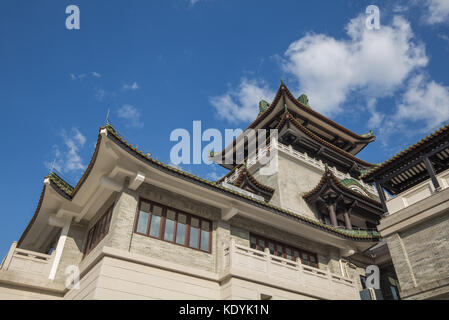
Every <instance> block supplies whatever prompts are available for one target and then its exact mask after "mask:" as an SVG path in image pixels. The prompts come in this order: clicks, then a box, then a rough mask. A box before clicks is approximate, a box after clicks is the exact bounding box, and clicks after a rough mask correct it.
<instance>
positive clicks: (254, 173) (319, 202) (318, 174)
mask: <svg viewBox="0 0 449 320" xmlns="http://www.w3.org/2000/svg"><path fill="white" fill-rule="evenodd" d="M259 109H260V111H259V114H258V116H257V118H256V119H255V120H254V122H253V123H251V124H250V125H249V127H248V129H255V130H256V134H257V130H258V129H266V134H267V137H266V138H267V141H269V139H270V136H269V135H270V129H277V132H278V138H277V144H276V145H277V146H276V147H277V149H278V168H277V170H276V172H275V173H274V174H272V175H263V174H261V172H260V168H262V167H263V165H261V164H260V162H259V161H257V160H258V155H259V154H262V153H261V152H263V150H262V149H261V148H259V147H258V151H257V152H256V153H253V154H250V153H249V152H248V141H247V140H245V139H244V138H242V137H241V136H240V137H237V139H235V140H234V141H233V143H232V144H230V145H228V146H227V147H226V148H225V149H224V150H223V151H221V152H220V153H219V154H214V157H213V158H214V159H215V160H216V161H217V159H219V160H220V161H217V162H218V163H220V164H221V165H222V166H223V167H225V168H227V169H229V170H230V172H229V173H228V174H227V175H226V176H224V177H223V178H222V179H220V180H219V182H220V183H222V184H226V185H227V186H228V187H229V186H230V185H232V186H233V187H238V188H242V189H244V190H246V191H247V192H250V193H252V194H255V195H256V196H259V197H263V199H264V200H265V201H267V202H270V203H272V204H275V205H277V206H280V207H282V208H285V209H288V210H293V211H295V212H298V213H300V214H303V215H306V216H309V217H311V218H315V219H318V220H320V221H321V222H324V223H326V224H329V225H332V226H339V227H342V228H346V229H354V228H357V229H371V228H375V227H376V225H377V224H378V221H379V219H380V218H381V216H382V214H383V212H384V209H383V207H382V205H381V203H380V202H379V198H378V195H377V191H376V189H375V188H374V186H373V185H371V184H367V183H364V182H362V181H361V180H358V178H359V176H360V175H361V173H363V172H366V171H368V170H370V169H372V168H374V167H376V165H374V164H372V163H369V162H366V161H364V160H362V159H359V158H358V157H356V155H357V154H358V153H359V152H360V151H361V150H363V149H364V148H365V147H366V146H367V145H368V144H369V143H370V142H373V141H374V140H375V136H374V135H373V133H372V131H370V132H369V133H366V134H361V135H359V134H356V133H354V132H352V131H350V130H349V129H347V128H345V127H343V126H341V125H339V124H337V123H336V122H334V121H332V120H330V119H329V118H327V117H325V116H323V115H322V114H320V113H318V112H317V111H315V110H313V108H312V107H311V106H310V105H309V101H308V98H307V96H306V95H304V94H302V95H301V96H300V97H299V98H297V99H296V98H295V97H294V96H293V95H292V94H291V92H290V91H289V90H288V88H287V87H286V86H285V85H284V83H282V82H281V85H280V87H279V89H278V91H277V94H276V97H275V98H274V100H273V102H272V103H271V104H269V103H268V102H266V101H264V100H262V101H260V103H259ZM241 144H243V149H244V158H245V163H237V161H235V159H236V158H237V156H236V153H237V150H238V148H239V147H240V146H241ZM270 147H271V148H273V147H274V146H270ZM270 147H268V149H269V148H270ZM265 151H266V150H265ZM229 153H232V157H230V155H229ZM227 157H228V158H231V159H234V161H233V162H232V163H225V162H226V161H225V160H226V158H227ZM228 162H229V161H228Z"/></svg>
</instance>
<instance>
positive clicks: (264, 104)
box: [259, 99, 270, 114]
mask: <svg viewBox="0 0 449 320" xmlns="http://www.w3.org/2000/svg"><path fill="white" fill-rule="evenodd" d="M269 107H270V104H269V103H268V102H266V101H265V100H263V99H262V100H260V101H259V114H262V113H264V112H265V111H267V109H268V108H269Z"/></svg>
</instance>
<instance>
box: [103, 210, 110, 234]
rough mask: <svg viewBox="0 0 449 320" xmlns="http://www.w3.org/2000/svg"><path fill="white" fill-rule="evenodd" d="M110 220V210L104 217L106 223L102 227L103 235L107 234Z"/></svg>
mask: <svg viewBox="0 0 449 320" xmlns="http://www.w3.org/2000/svg"><path fill="white" fill-rule="evenodd" d="M111 218H112V208H111V209H109V212H108V214H107V216H106V223H105V226H104V234H107V233H108V232H109V225H110V223H111Z"/></svg>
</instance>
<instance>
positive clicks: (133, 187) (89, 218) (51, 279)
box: [0, 126, 379, 300]
mask: <svg viewBox="0 0 449 320" xmlns="http://www.w3.org/2000/svg"><path fill="white" fill-rule="evenodd" d="M279 148H280V149H279V170H278V172H277V173H276V174H274V175H271V176H262V175H261V174H260V172H259V169H260V167H259V165H258V164H257V163H256V164H255V165H254V166H248V170H249V172H251V174H253V175H254V177H256V178H257V179H259V181H260V182H261V183H264V184H266V185H268V186H270V187H273V188H274V189H275V190H276V191H275V194H274V195H273V197H272V198H271V200H270V201H269V202H267V201H263V200H260V199H259V198H260V197H259V198H257V197H255V196H254V197H253V196H252V195H251V194H249V193H248V191H245V190H241V189H238V188H235V187H234V188H232V189H229V188H227V187H225V186H224V185H221V184H219V183H214V182H209V181H205V180H202V179H200V178H198V177H194V176H192V175H190V174H187V173H185V172H182V171H180V170H177V169H175V168H171V167H168V166H166V165H164V164H161V163H160V162H158V161H156V160H153V159H152V158H151V157H149V156H148V155H145V154H143V153H142V152H140V151H138V150H136V149H135V148H133V147H132V146H131V145H129V144H128V143H126V142H125V141H124V140H123V139H122V138H121V137H120V136H119V135H118V134H117V133H116V131H115V130H114V129H113V128H112V127H108V126H107V127H104V128H101V130H100V134H99V138H98V142H97V146H96V150H95V153H94V156H93V158H92V161H91V163H90V165H89V167H88V169H87V170H86V173H85V174H84V176H83V177H82V179H81V180H80V182H79V183H78V185H77V186H76V187H74V188H72V187H70V186H68V185H67V184H66V183H65V182H64V181H63V180H62V179H60V178H59V177H58V176H57V175H55V174H51V175H50V176H49V177H47V178H46V179H45V181H44V185H45V187H44V190H43V192H42V196H41V200H40V202H39V205H38V208H37V210H36V213H35V215H34V216H33V218H32V219H31V222H30V224H29V226H28V227H27V229H26V230H25V232H24V234H23V236H22V237H21V239H20V240H19V242H18V243H14V244H13V245H12V246H11V250H10V252H9V253H8V255H7V256H6V257H5V259H4V260H3V262H2V265H1V268H0V299H19V298H20V299H194V300H198V299H255V300H258V299H354V300H358V299H360V295H359V291H360V290H361V289H362V284H361V282H360V275H363V274H364V268H365V267H366V266H367V265H368V264H372V263H374V262H375V259H374V258H372V257H370V256H367V255H365V254H364V252H365V251H366V250H367V249H369V248H370V247H372V246H374V245H376V243H377V242H378V240H379V239H378V238H377V237H375V236H373V235H369V234H365V233H360V234H359V233H357V231H355V230H349V231H351V232H349V231H348V230H344V229H342V228H336V227H333V226H329V225H326V224H324V223H322V222H321V221H320V220H319V218H318V217H317V215H316V213H315V212H314V210H313V208H311V207H309V206H308V205H307V204H306V203H305V202H304V200H303V199H302V195H303V194H304V193H305V192H307V191H309V190H310V189H312V188H313V187H315V186H316V185H317V184H318V183H319V181H320V177H321V176H322V175H323V173H324V171H325V167H324V164H323V162H322V161H318V160H313V159H312V158H310V157H308V156H307V155H301V154H298V153H297V154H295V153H294V152H290V153H289V149H288V147H287V146H282V145H281V146H280V147H279ZM281 149H282V150H283V151H282V150H281ZM290 151H291V148H290ZM326 170H327V169H326ZM331 170H333V172H334V174H335V175H336V176H340V178H344V177H346V176H347V174H346V175H345V174H343V173H341V172H339V171H338V170H337V169H336V168H331ZM227 181H228V182H230V181H229V179H228V180H227ZM360 183H361V184H362V183H363V182H360ZM367 187H371V186H368V185H367ZM248 194H249V195H248ZM142 200H146V201H151V202H152V203H157V204H158V205H162V206H164V207H167V208H169V209H171V210H174V211H180V212H183V213H185V214H187V215H191V217H195V219H197V218H198V219H205V221H210V222H211V224H212V226H211V233H210V238H211V240H210V248H209V249H208V250H201V249H199V248H198V249H192V248H189V247H188V246H185V245H179V244H176V243H173V242H169V241H163V240H161V239H156V238H154V237H149V236H147V235H142V234H140V233H138V232H136V230H137V229H136V224H137V223H138V214H140V213H139V212H141V210H140V209H141V208H139V203H140V202H141V201H142ZM167 210H168V209H167ZM109 212H110V215H109V214H108V213H109ZM105 217H110V220H109V222H105V221H107V218H105ZM106 225H107V226H108V227H107V228H106V227H105V226H106ZM94 227H95V228H98V230H103V231H101V232H99V233H98V234H99V237H100V234H101V237H102V238H101V241H99V242H98V243H95V245H94V246H92V248H90V247H88V245H89V244H90V243H93V242H94V240H92V239H93V238H92V237H94V236H92V234H94V233H95V232H93V231H95V230H94ZM253 235H256V236H258V237H264V238H266V239H269V240H270V241H273V242H274V243H278V244H280V245H282V246H288V247H290V248H294V249H295V250H296V249H297V250H299V252H307V253H310V254H311V256H315V257H316V260H317V261H313V264H312V262H310V261H312V260H310V261H309V262H307V261H308V260H306V262H304V261H303V260H302V258H301V259H300V257H289V258H287V257H280V256H278V255H276V254H273V252H271V253H270V249H269V248H268V247H267V248H265V249H264V250H259V249H257V248H255V247H251V246H252V244H251V240H250V239H251V237H252V236H253ZM267 241H268V240H267ZM49 249H51V250H49ZM88 249H89V250H88ZM357 257H362V258H357ZM308 259H311V258H308ZM76 279H79V281H76ZM74 283H75V284H76V285H75V286H73V284H74Z"/></svg>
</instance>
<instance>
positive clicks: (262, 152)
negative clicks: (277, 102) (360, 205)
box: [225, 142, 377, 195]
mask: <svg viewBox="0 0 449 320" xmlns="http://www.w3.org/2000/svg"><path fill="white" fill-rule="evenodd" d="M269 148H270V146H266V147H265V148H261V149H259V152H258V154H257V155H253V156H250V157H248V161H247V163H246V167H247V168H248V169H249V168H251V167H252V166H253V165H255V164H256V163H257V162H258V159H259V157H262V156H266V152H267V150H268V149H269ZM277 149H278V150H279V151H281V152H284V153H286V154H288V155H289V156H291V157H293V158H294V159H296V160H299V161H301V162H303V163H305V164H308V165H310V166H312V167H315V168H317V169H320V170H321V171H323V172H324V170H325V163H324V162H323V161H321V160H317V159H315V158H312V157H309V156H308V155H307V153H302V152H299V151H297V150H295V149H293V148H292V147H291V146H286V145H284V144H282V143H279V142H278V143H277ZM329 170H330V171H331V172H332V173H333V174H334V175H335V176H336V177H337V178H339V179H340V180H343V179H354V178H353V177H351V175H349V174H348V173H343V172H340V171H338V170H337V169H336V168H335V167H329ZM239 174H240V169H238V170H236V171H235V172H234V173H233V174H232V175H231V176H229V177H227V178H226V179H225V182H227V183H229V182H231V183H232V182H234V181H235V180H236V179H237V177H238V176H239ZM355 180H357V179H355ZM357 182H358V183H360V185H362V186H363V187H364V188H366V189H367V190H368V191H369V192H370V193H372V194H374V195H377V190H376V188H375V187H374V186H373V185H371V184H367V183H365V182H363V181H361V180H357Z"/></svg>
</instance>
